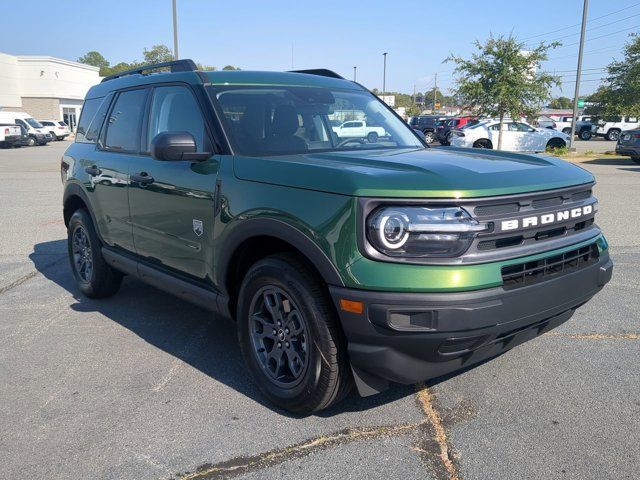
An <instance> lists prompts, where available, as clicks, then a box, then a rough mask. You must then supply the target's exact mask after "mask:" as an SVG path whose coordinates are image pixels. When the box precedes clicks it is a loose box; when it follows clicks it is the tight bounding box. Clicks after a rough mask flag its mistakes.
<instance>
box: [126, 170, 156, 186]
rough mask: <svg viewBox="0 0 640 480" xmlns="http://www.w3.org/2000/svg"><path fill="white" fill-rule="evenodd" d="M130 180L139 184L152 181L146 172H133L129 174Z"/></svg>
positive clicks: (146, 183)
mask: <svg viewBox="0 0 640 480" xmlns="http://www.w3.org/2000/svg"><path fill="white" fill-rule="evenodd" d="M131 180H133V181H134V182H136V183H140V184H141V185H149V184H150V183H153V181H154V179H153V177H152V176H150V175H149V174H148V173H147V172H140V173H134V174H133V175H131Z"/></svg>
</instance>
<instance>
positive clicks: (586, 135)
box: [578, 129, 593, 141]
mask: <svg viewBox="0 0 640 480" xmlns="http://www.w3.org/2000/svg"><path fill="white" fill-rule="evenodd" d="M578 136H579V137H580V140H584V141H587V140H591V137H592V136H593V134H592V133H591V130H588V129H585V130H581V131H580V134H579V135H578Z"/></svg>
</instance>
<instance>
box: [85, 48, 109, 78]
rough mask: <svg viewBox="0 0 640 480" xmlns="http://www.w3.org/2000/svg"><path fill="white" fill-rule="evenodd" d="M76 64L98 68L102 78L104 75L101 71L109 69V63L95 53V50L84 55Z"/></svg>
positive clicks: (98, 53) (99, 54)
mask: <svg viewBox="0 0 640 480" xmlns="http://www.w3.org/2000/svg"><path fill="white" fill-rule="evenodd" d="M78 62H80V63H84V64H85V65H92V66H94V67H98V68H99V69H100V75H102V76H104V75H105V73H104V72H103V71H104V70H106V69H108V68H109V61H108V60H107V59H106V58H104V57H103V56H102V54H101V53H100V52H96V51H95V50H92V51H90V52H87V53H85V54H84V55H83V56H81V57H80V58H79V59H78Z"/></svg>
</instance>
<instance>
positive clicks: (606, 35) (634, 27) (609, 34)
mask: <svg viewBox="0 0 640 480" xmlns="http://www.w3.org/2000/svg"><path fill="white" fill-rule="evenodd" d="M637 28H640V25H634V26H633V27H629V28H623V29H622V30H616V31H615V32H610V33H606V34H604V35H599V36H597V37H591V38H589V39H587V40H585V42H592V41H594V40H598V39H599V38H605V37H610V36H611V35H616V34H618V33H622V32H626V31H627V30H635V29H637ZM578 43H580V42H574V43H568V44H567V45H563V46H561V47H558V50H560V49H562V48H567V47H572V46H574V45H578Z"/></svg>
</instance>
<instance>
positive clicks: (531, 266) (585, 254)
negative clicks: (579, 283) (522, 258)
mask: <svg viewBox="0 0 640 480" xmlns="http://www.w3.org/2000/svg"><path fill="white" fill-rule="evenodd" d="M599 257H600V252H599V250H598V246H597V245H596V244H595V243H593V244H591V245H587V246H585V247H581V248H576V249H574V250H570V251H568V252H565V253H562V254H560V255H554V256H552V257H547V258H543V259H541V260H535V261H533V262H524V263H518V264H515V265H509V266H506V267H502V282H503V286H504V288H505V289H506V290H511V289H514V288H520V287H526V286H529V285H533V284H536V283H540V282H544V281H546V280H550V279H552V278H556V277H557V276H560V275H564V274H567V273H571V272H575V271H578V270H581V269H583V268H585V267H588V266H589V265H592V264H594V263H596V262H597V261H598V258H599Z"/></svg>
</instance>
